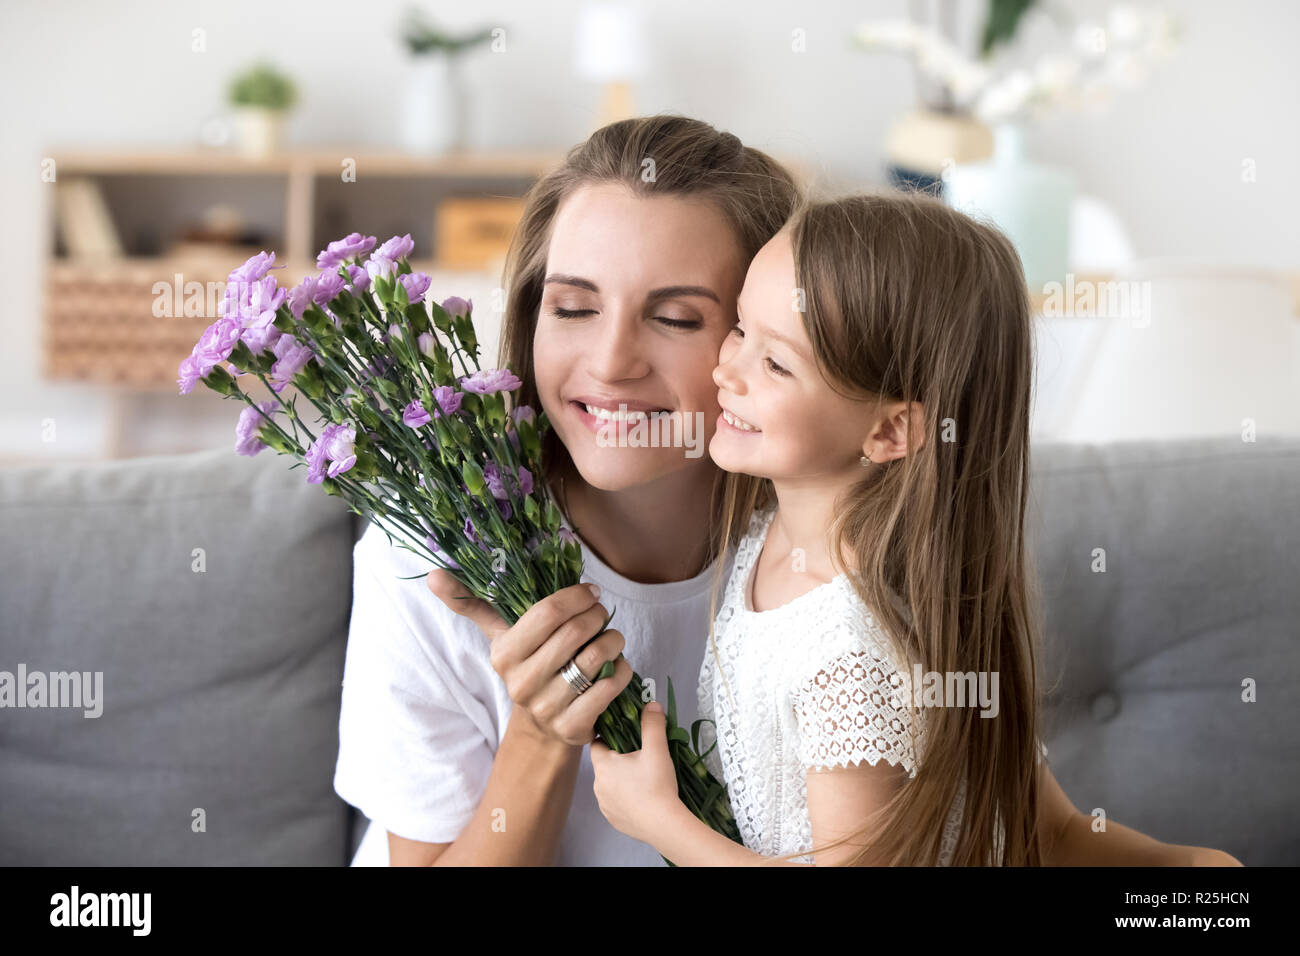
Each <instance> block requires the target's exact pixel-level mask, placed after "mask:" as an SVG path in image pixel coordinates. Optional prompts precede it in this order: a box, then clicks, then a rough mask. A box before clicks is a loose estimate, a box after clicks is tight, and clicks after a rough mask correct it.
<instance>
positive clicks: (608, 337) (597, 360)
mask: <svg viewBox="0 0 1300 956" xmlns="http://www.w3.org/2000/svg"><path fill="white" fill-rule="evenodd" d="M601 318H602V320H603V321H600V322H597V323H596V324H595V325H594V326H593V327H592V329H591V339H590V340H589V343H588V348H587V358H588V362H589V364H590V368H591V372H592V374H593V375H595V376H597V377H598V378H601V379H604V380H606V381H616V380H618V379H623V378H641V377H643V376H644V375H645V374H646V373H647V372H648V371H649V364H650V363H649V362H648V361H647V360H646V356H645V354H644V349H643V348H642V343H641V337H640V329H639V327H638V324H637V319H636V318H635V317H632V316H618V315H615V314H613V313H612V312H609V313H606V314H605V315H603V316H602V317H601Z"/></svg>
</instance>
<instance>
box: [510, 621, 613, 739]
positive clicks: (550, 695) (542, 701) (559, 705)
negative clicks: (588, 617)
mask: <svg viewBox="0 0 1300 956" xmlns="http://www.w3.org/2000/svg"><path fill="white" fill-rule="evenodd" d="M600 620H604V618H601V619H600ZM596 626H597V627H599V626H600V621H599V620H598V621H597V622H596ZM624 644H625V641H624V640H623V635H622V634H621V633H620V632H619V631H618V630H616V629H615V628H612V627H611V628H610V629H609V630H608V631H606V632H605V633H604V634H602V635H600V637H598V638H596V639H595V640H594V641H592V642H591V643H590V644H588V645H587V646H586V647H584V648H583V649H582V650H580V651H578V653H577V654H576V655H570V656H572V657H573V660H574V662H575V663H576V664H577V665H578V670H580V671H582V673H583V675H584V676H585V677H586V678H587V680H589V681H591V682H592V683H602V684H603V683H605V681H597V680H596V675H598V674H599V673H600V669H601V668H602V667H604V666H605V663H606V662H607V661H615V660H616V659H617V658H618V656H619V655H620V654H621V653H623V646H624ZM548 646H549V645H548ZM537 656H539V657H540V656H541V654H540V652H539V654H538V655H537ZM568 660H569V659H568V658H567V657H566V658H565V659H564V661H563V663H561V664H560V666H559V667H556V668H553V669H552V670H551V671H550V672H549V674H547V675H546V680H545V682H544V683H543V684H542V686H541V687H540V688H538V690H537V693H536V695H535V696H534V698H533V700H534V704H533V708H532V712H533V717H534V719H536V720H538V721H543V720H545V721H549V720H553V719H554V718H556V717H558V716H559V715H560V714H562V713H564V711H565V710H567V709H568V707H569V705H570V704H572V703H573V701H574V699H575V698H576V697H577V694H576V692H575V691H574V690H573V688H572V687H570V686H569V684H568V682H567V681H565V679H564V677H563V675H561V673H560V670H561V668H563V667H564V665H565V664H567V663H568ZM606 680H609V678H606ZM590 692H591V690H590V689H588V690H587V691H585V692H584V693H583V696H584V697H585V696H586V695H587V694H588V693H590ZM611 699H612V698H611ZM598 713H599V711H598Z"/></svg>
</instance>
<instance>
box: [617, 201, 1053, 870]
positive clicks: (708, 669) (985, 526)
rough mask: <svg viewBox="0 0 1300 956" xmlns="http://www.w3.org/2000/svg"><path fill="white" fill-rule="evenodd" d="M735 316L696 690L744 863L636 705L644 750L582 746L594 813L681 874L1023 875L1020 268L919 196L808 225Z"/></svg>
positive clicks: (1030, 779)
mask: <svg viewBox="0 0 1300 956" xmlns="http://www.w3.org/2000/svg"><path fill="white" fill-rule="evenodd" d="M737 311H738V315H739V318H740V321H739V324H738V325H737V326H736V327H735V328H734V329H733V330H732V334H731V335H730V336H729V338H728V339H727V340H726V341H725V342H724V344H723V346H722V349H721V353H720V355H719V365H718V367H717V368H716V370H715V371H714V381H715V382H716V383H717V385H718V389H719V391H718V401H719V404H720V405H721V406H722V409H723V411H722V415H721V417H720V419H719V421H718V430H717V433H716V434H715V436H714V438H713V440H712V442H711V443H710V446H709V452H710V455H711V456H712V457H713V459H714V461H716V462H717V464H718V465H719V466H720V467H721V468H723V469H725V470H726V471H728V472H731V473H733V474H731V475H729V477H728V497H727V501H728V507H727V514H728V516H729V518H728V520H729V521H731V522H740V523H741V526H742V527H746V528H747V531H746V533H745V535H744V537H743V538H742V539H741V543H740V545H739V547H738V549H737V553H736V560H735V565H734V571H733V573H732V575H731V577H730V579H729V580H728V583H727V587H726V592H725V597H724V600H723V604H722V608H721V610H720V612H719V613H718V614H717V617H716V620H715V622H714V626H713V628H712V629H711V632H710V653H707V654H706V655H705V659H704V663H703V666H702V668H701V672H700V681H699V685H698V687H699V690H698V693H699V702H700V712H701V714H702V715H703V716H705V717H712V719H713V720H714V721H715V724H716V747H715V749H713V750H711V751H710V752H709V753H708V756H707V757H706V762H707V763H708V764H709V767H710V770H711V771H712V772H713V773H714V775H715V776H718V777H719V779H722V780H723V781H724V782H725V783H726V785H727V789H728V795H729V797H730V800H731V805H732V808H733V810H734V812H735V815H736V822H737V824H738V826H739V829H740V832H741V836H742V838H743V839H744V843H745V846H744V847H739V846H737V845H736V844H734V843H732V842H731V841H729V840H727V839H726V838H725V837H722V836H721V835H719V834H716V833H714V832H713V831H711V830H709V829H708V828H707V827H706V826H705V825H704V824H702V823H700V822H699V821H698V820H697V819H696V818H695V817H694V816H693V815H692V814H691V813H690V811H689V810H687V809H686V807H685V805H684V804H682V803H681V801H680V800H679V799H678V797H677V793H676V784H675V782H674V779H673V774H672V769H671V764H670V763H669V762H668V757H667V747H666V744H665V741H664V734H663V731H662V723H663V717H662V716H661V713H662V709H661V708H660V707H659V706H658V705H655V704H651V705H649V706H648V707H647V709H646V710H647V713H646V716H645V717H644V718H643V719H644V721H645V725H646V730H645V733H644V745H643V746H644V749H643V750H642V751H640V752H638V753H636V754H628V755H617V754H614V753H613V752H612V751H610V750H609V748H608V747H606V746H605V745H604V744H603V743H599V742H597V743H593V744H592V748H591V749H592V763H593V766H594V769H595V777H596V782H595V792H596V796H597V799H598V800H599V802H600V808H601V811H602V812H603V813H604V814H605V816H606V818H607V819H608V820H609V821H610V823H611V824H612V825H613V826H614V827H616V828H617V829H619V830H622V831H623V832H625V833H627V834H629V835H631V836H634V837H636V838H638V839H641V840H644V841H646V842H648V843H650V844H651V845H653V846H654V847H655V848H656V849H657V850H658V851H659V852H660V853H662V854H663V855H664V856H665V857H667V858H668V859H670V860H672V861H673V862H675V863H677V864H678V865H736V864H746V863H766V862H769V861H771V862H780V863H784V864H788V865H796V864H800V863H808V862H815V863H820V864H823V865H826V864H837V863H850V864H852V863H856V864H863V863H867V864H922V865H934V864H936V863H937V864H945V865H971V864H975V865H980V864H1005V865H1036V864H1039V863H1041V862H1043V859H1044V849H1043V847H1042V846H1040V843H1039V840H1038V837H1037V833H1038V828H1037V826H1036V820H1037V817H1038V813H1039V804H1040V796H1039V781H1040V778H1039V774H1038V772H1037V770H1038V767H1037V765H1038V760H1039V755H1040V748H1041V744H1040V742H1039V734H1040V727H1039V725H1038V716H1037V708H1036V701H1037V693H1038V690H1037V683H1036V679H1035V655H1036V650H1035V640H1034V635H1035V633H1036V631H1037V627H1038V624H1037V618H1036V614H1037V610H1036V602H1035V601H1034V599H1033V594H1032V591H1031V586H1032V581H1031V577H1030V575H1029V574H1028V571H1027V568H1026V563H1025V556H1024V541H1023V533H1024V514H1025V504H1026V495H1027V491H1028V476H1029V410H1030V394H1031V392H1030V390H1031V372H1032V339H1031V325H1030V321H1031V316H1030V307H1029V301H1028V296H1027V290H1026V286H1025V281H1024V274H1023V272H1022V268H1021V263H1020V260H1019V258H1018V257H1017V255H1016V252H1015V250H1014V249H1013V247H1012V246H1011V244H1010V242H1008V240H1007V239H1006V238H1005V237H1004V236H1002V235H1001V234H1000V233H998V232H997V231H996V230H994V229H992V228H990V227H988V226H985V225H982V224H980V223H977V222H975V221H973V220H971V219H969V218H967V217H966V216H964V215H962V214H960V213H958V212H956V211H954V210H952V209H950V208H948V207H947V206H945V205H943V204H942V203H940V202H939V201H937V200H933V199H930V198H928V197H925V196H923V195H919V194H915V195H895V196H852V197H848V198H843V199H839V200H836V201H831V202H811V203H808V204H806V205H805V206H804V207H802V208H801V209H800V210H799V211H798V212H797V213H796V214H795V216H794V217H793V218H792V219H791V220H790V222H789V223H788V224H787V225H786V226H785V227H784V228H783V229H782V230H781V231H780V232H779V233H778V234H777V235H776V236H775V237H774V238H773V239H772V240H771V241H770V242H768V243H767V245H766V246H764V248H763V249H762V250H761V251H760V252H759V254H758V256H757V257H756V258H755V259H754V261H753V263H752V265H751V266H750V269H749V272H748V275H747V277H746V281H745V286H744V289H743V291H742V293H741V295H740V299H739V303H738V310H737ZM716 597H717V592H716V585H715V593H714V598H715V604H716ZM923 674H924V675H925V676H924V678H923V680H922V682H921V683H920V684H918V682H917V680H916V679H915V678H917V677H921V676H922V675H923ZM954 675H956V676H960V677H964V678H966V682H964V683H962V686H963V688H965V689H967V690H969V691H971V693H969V694H968V695H967V696H966V697H965V699H964V700H963V699H958V698H955V697H953V696H952V695H951V694H949V695H947V696H945V695H944V694H943V693H942V689H943V688H944V687H945V686H946V687H948V688H949V690H951V689H953V688H955V687H956V686H957V685H956V682H954V680H953V677H954ZM936 686H937V688H938V689H936ZM977 689H978V691H979V692H978V693H977V692H976V691H977ZM914 691H915V692H916V696H914V693H913V692H914ZM923 691H924V693H922V692H923Z"/></svg>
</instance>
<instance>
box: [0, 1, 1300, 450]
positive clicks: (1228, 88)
mask: <svg viewBox="0 0 1300 956" xmlns="http://www.w3.org/2000/svg"><path fill="white" fill-rule="evenodd" d="M580 6H581V4H580V3H579V2H577V0H547V2H546V3H544V4H543V3H537V2H531V0H515V2H491V0H476V2H475V3H472V4H467V3H457V4H452V3H428V2H425V3H423V4H422V7H423V8H424V9H426V10H430V11H432V12H433V14H434V15H435V16H437V17H438V18H439V20H440V22H442V23H443V24H445V25H449V26H456V27H463V28H469V27H474V26H480V25H491V26H497V25H499V26H504V27H505V29H506V31H507V32H506V38H507V49H506V52H504V53H499V54H492V53H489V52H486V51H481V52H477V53H474V54H472V55H471V56H470V57H469V58H468V60H467V61H466V64H465V66H466V70H465V74H466V79H467V81H468V85H469V87H470V89H471V90H472V96H473V103H472V111H473V112H472V119H471V128H470V140H471V144H472V145H476V146H485V147H486V146H519V147H532V146H551V147H566V146H568V145H571V144H573V143H575V142H577V141H579V140H580V139H582V138H583V137H584V136H585V134H586V133H587V132H588V131H589V127H590V117H591V116H592V115H593V113H594V107H595V102H596V91H595V90H594V89H593V88H592V87H591V86H590V85H588V84H587V83H585V82H584V81H582V80H580V79H578V78H576V77H575V76H573V75H572V62H573V57H572V53H571V46H572V40H571V37H572V32H573V25H574V23H575V22H576V17H577V11H578V10H579V8H580ZM647 6H648V9H649V11H650V19H649V33H650V35H651V38H652V44H653V47H654V51H655V54H654V55H655V69H654V70H653V72H652V75H651V76H650V77H648V78H647V79H646V80H645V81H644V82H643V83H642V84H641V85H640V88H639V90H638V93H639V102H638V107H639V110H640V111H641V112H646V113H649V112H658V111H676V112H682V113H686V114H688V115H693V116H698V117H700V118H702V119H705V120H708V121H710V122H713V123H714V124H716V125H719V126H722V127H724V128H727V129H730V130H732V131H733V132H735V133H736V134H737V135H739V136H740V137H741V138H742V139H743V140H745V141H746V142H749V143H753V144H755V145H758V146H761V147H764V148H767V149H769V150H771V151H774V152H776V153H778V154H781V155H787V156H801V157H803V158H805V159H806V161H808V163H809V164H810V165H812V166H813V167H814V168H816V169H818V170H819V171H820V172H821V174H822V176H823V181H824V183H825V184H826V185H828V186H830V187H832V188H852V187H855V186H865V185H868V184H872V183H877V182H879V181H880V180H881V178H882V175H881V142H882V139H883V135H884V132H885V130H886V129H887V128H888V126H889V124H890V123H891V122H892V121H893V120H894V119H895V118H896V117H898V116H899V115H900V114H901V113H902V112H904V111H905V110H906V109H908V108H909V107H910V106H911V105H912V104H913V89H912V80H911V72H910V69H909V67H908V66H907V65H906V64H904V63H902V62H901V61H899V60H897V59H893V58H891V57H888V56H872V55H868V54H864V53H861V52H857V51H854V50H852V49H851V48H850V46H849V43H848V35H849V33H850V31H851V29H852V28H853V27H854V26H855V25H856V24H857V23H859V22H861V21H862V20H863V19H866V18H867V17H873V18H875V17H897V16H901V15H903V13H904V12H905V7H906V4H905V3H903V2H902V0H897V2H880V3H870V4H863V3H850V2H820V3H818V2H798V3H796V2H793V0H780V2H764V3H753V2H727V3H722V2H716V3H701V2H699V0H656V2H654V3H653V4H648V5H647ZM1070 6H1075V7H1081V8H1083V9H1095V8H1097V7H1098V6H1099V4H1097V3H1080V4H1070ZM1171 6H1172V8H1173V9H1174V10H1175V12H1176V13H1177V15H1178V16H1179V17H1180V18H1181V20H1182V22H1183V24H1184V26H1185V35H1184V37H1183V40H1182V45H1181V47H1180V49H1179V50H1178V51H1177V52H1176V54H1175V56H1174V58H1173V59H1172V60H1170V61H1168V62H1167V63H1166V64H1164V65H1163V67H1162V68H1161V69H1160V70H1159V71H1158V72H1157V73H1156V74H1155V75H1154V76H1153V78H1152V79H1151V81H1150V83H1149V84H1148V85H1147V86H1146V87H1145V88H1144V89H1143V90H1141V91H1140V92H1139V93H1138V94H1137V95H1134V96H1131V97H1129V98H1127V99H1125V100H1121V101H1119V102H1117V104H1116V105H1115V107H1114V108H1113V109H1112V110H1111V111H1110V112H1109V113H1107V114H1105V115H1101V116H1068V117H1058V118H1056V119H1054V120H1053V121H1051V122H1050V123H1049V124H1047V125H1046V126H1044V127H1043V128H1041V129H1038V130H1036V131H1035V132H1034V133H1033V135H1032V136H1031V139H1030V147H1031V149H1032V150H1033V151H1034V152H1035V153H1036V154H1037V156H1038V157H1039V158H1041V159H1044V160H1049V161H1053V162H1059V163H1065V164H1069V165H1070V166H1071V167H1073V169H1074V170H1075V171H1076V173H1077V174H1078V176H1079V179H1080V181H1081V184H1082V187H1083V189H1084V190H1085V191H1087V192H1090V193H1092V194H1094V195H1097V196H1100V197H1101V198H1102V199H1104V200H1106V201H1108V202H1110V203H1112V204H1113V205H1114V206H1116V207H1117V208H1118V209H1119V210H1120V211H1121V212H1122V213H1123V215H1124V216H1125V218H1126V219H1127V221H1128V225H1129V228H1130V230H1131V232H1132V235H1133V238H1134V240H1135V243H1136V246H1137V252H1138V253H1139V255H1141V256H1164V255H1176V256H1196V257H1203V258H1207V259H1214V260H1221V261H1224V262H1230V263H1248V264H1255V265H1262V266H1269V267H1280V268H1286V269H1291V270H1295V269H1297V268H1298V267H1300V215H1298V213H1300V180H1297V178H1296V171H1297V157H1300V124H1298V123H1297V122H1296V119H1297V117H1296V102H1297V94H1300V58H1297V57H1295V56H1294V43H1295V39H1296V37H1297V36H1298V35H1300V5H1296V4H1294V3H1292V2H1289V0H1248V2H1240V3H1236V4H1232V5H1224V4H1219V3H1213V2H1210V0H1189V2H1181V3H1175V4H1172V5H1171ZM404 8H405V3H404V2H393V0H372V2H370V3H367V4H364V5H361V6H358V5H357V4H352V3H340V2H334V0H312V2H305V0H304V2H276V3H267V2H265V0H258V2H252V0H224V2H221V3H217V2H213V0H209V2H206V3H175V2H165V0H133V2H112V3H109V2H102V0H68V2H61V3H50V2H41V0H4V2H3V3H2V4H0V84H2V86H0V88H3V89H5V90H6V91H7V93H8V95H7V96H6V104H5V106H6V111H7V116H6V118H5V121H4V123H3V126H2V127H0V128H2V129H3V135H2V137H0V210H2V211H3V215H4V224H5V228H4V230H3V231H2V232H0V256H3V262H4V264H5V271H6V275H7V279H8V281H7V282H6V283H5V286H6V287H5V295H4V302H5V308H4V309H3V310H0V340H2V341H3V342H4V343H5V347H4V357H5V362H4V378H3V381H0V457H6V458H13V457H30V458H48V457H50V456H52V455H58V456H89V455H93V454H95V453H96V450H97V446H98V442H99V440H100V437H101V429H102V417H101V416H102V401H103V400H102V395H101V393H100V392H99V391H98V390H95V389H91V388H84V387H76V386H61V385H58V386H55V385H43V384H42V383H41V382H40V381H39V375H38V371H37V369H38V367H39V347H40V338H39V336H40V312H41V288H42V284H43V276H42V275H41V272H40V269H41V262H42V256H43V250H44V249H45V248H46V246H47V244H48V242H49V235H48V228H47V223H46V216H45V211H46V203H47V198H48V188H49V187H48V186H46V185H45V184H43V183H42V182H41V181H40V177H39V161H40V158H41V157H42V156H43V155H45V154H46V153H47V152H48V151H50V150H52V149H54V148H56V147H60V146H67V147H72V146H90V145H108V146H138V145H146V144H159V145H176V144H191V143H194V142H195V141H196V138H197V135H198V130H199V128H200V126H201V125H202V123H203V122H204V121H205V120H206V119H208V118H210V117H212V116H214V115H219V114H220V113H222V111H223V97H224V89H225V83H226V81H227V78H228V77H229V76H230V75H231V74H232V73H233V72H234V71H235V70H236V69H237V68H239V67H240V66H242V65H244V64H245V63H246V62H248V61H250V60H252V59H254V58H256V57H257V56H259V55H262V54H266V55H274V56H275V57H276V59H277V60H278V61H279V63H280V64H281V65H282V66H283V67H284V68H285V69H286V70H287V71H288V72H290V73H291V74H292V75H293V76H294V77H295V78H296V79H297V80H298V81H299V82H300V84H301V86H302V87H303V88H304V90H305V99H304V102H303V103H302V104H301V106H300V108H299V109H298V111H297V113H296V114H295V116H294V119H293V120H292V124H291V128H290V134H291V136H292V138H293V139H294V140H295V141H296V142H298V143H302V144H337V143H347V144H359V145H370V146H375V147H383V146H387V145H390V144H391V141H392V140H391V133H390V131H391V130H392V129H393V127H394V124H395V122H396V118H397V116H398V115H399V107H398V94H397V89H396V87H397V86H398V84H399V83H400V82H401V81H402V77H403V61H404V59H405V54H404V52H403V50H402V48H401V47H400V46H399V44H398V40H397V35H396V26H397V24H398V22H399V21H400V18H401V14H402V12H403V10H404ZM864 10H865V11H866V13H864V12H863V11H864ZM975 15H978V9H975V8H968V9H966V10H965V11H964V12H963V17H964V18H965V19H967V20H970V19H971V18H972V17H973V16H975ZM349 22H350V23H354V24H355V25H356V26H355V29H345V28H343V27H342V26H341V24H343V23H349ZM196 27H203V28H205V29H206V30H207V51H206V52H205V53H202V54H196V53H194V52H192V51H191V31H192V30H193V29H194V28H196ZM795 28H802V29H803V30H805V31H806V36H807V52H805V53H803V54H796V53H793V52H791V44H790V36H791V31H792V30H793V29H795ZM347 64H351V65H352V66H347ZM1247 158H1249V159H1253V160H1254V161H1255V164H1256V169H1257V181H1256V182H1254V183H1243V182H1242V181H1241V165H1242V161H1243V159H1247ZM189 398H190V399H192V398H193V396H190V397H189ZM229 409H230V406H229V405H226V406H224V407H221V408H219V409H218V410H219V412H220V419H219V421H220V431H219V432H216V431H213V432H211V433H210V434H211V435H212V436H213V437H212V439H211V440H212V441H213V442H217V443H225V442H226V441H227V440H228V439H229V435H228V433H229V430H230V422H231V421H232V419H231V418H230V417H229V415H227V412H228V411H229ZM153 412H155V413H156V412H158V409H157V408H155V409H153ZM46 417H53V418H55V419H56V421H57V422H58V441H57V442H55V443H54V444H53V445H50V444H44V443H42V442H41V439H40V435H41V420H42V419H43V418H46ZM164 417H165V416H164ZM180 420H181V421H183V420H184V419H183V417H182V419H180ZM150 422H151V427H156V428H157V429H158V430H159V434H160V435H161V434H163V433H164V432H165V430H166V429H167V427H168V426H167V424H166V422H165V421H161V420H160V421H157V422H156V423H155V420H154V418H151V419H150ZM187 427H188V426H187ZM214 427H215V425H214ZM190 434H192V435H194V436H196V437H195V440H196V441H202V442H207V441H209V439H208V437H207V435H208V434H209V433H207V432H203V431H201V430H199V431H191V432H190Z"/></svg>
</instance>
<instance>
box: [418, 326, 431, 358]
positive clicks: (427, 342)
mask: <svg viewBox="0 0 1300 956" xmlns="http://www.w3.org/2000/svg"><path fill="white" fill-rule="evenodd" d="M415 344H416V345H417V346H419V348H420V352H421V353H422V354H424V355H432V354H433V333H432V332H421V333H420V334H419V335H418V336H416V339H415Z"/></svg>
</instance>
